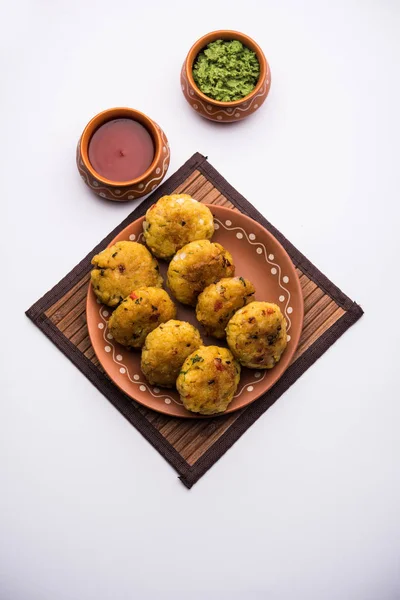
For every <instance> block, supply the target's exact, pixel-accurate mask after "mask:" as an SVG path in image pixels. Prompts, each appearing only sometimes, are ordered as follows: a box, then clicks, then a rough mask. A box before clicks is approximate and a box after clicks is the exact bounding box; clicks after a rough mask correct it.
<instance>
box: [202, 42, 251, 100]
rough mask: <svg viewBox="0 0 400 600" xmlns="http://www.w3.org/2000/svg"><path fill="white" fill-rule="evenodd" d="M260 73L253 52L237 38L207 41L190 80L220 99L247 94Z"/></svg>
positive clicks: (207, 94) (204, 91)
mask: <svg viewBox="0 0 400 600" xmlns="http://www.w3.org/2000/svg"><path fill="white" fill-rule="evenodd" d="M259 76H260V63H259V62H258V59H257V56H256V53H255V52H253V51H252V50H250V49H249V48H247V46H244V45H243V44H242V43H241V42H239V41H238V40H229V41H225V40H216V41H215V42H210V43H209V44H208V45H207V47H206V48H205V49H204V50H202V51H201V52H200V53H199V55H198V56H197V58H196V60H195V62H194V65H193V79H194V81H195V83H196V85H197V87H198V88H199V90H200V91H201V92H203V94H205V95H206V96H209V97H210V98H213V99H214V100H218V101H220V102H233V101H234V100H240V99H241V98H244V97H245V96H248V94H250V92H252V91H253V90H254V88H255V86H256V85H257V81H258V78H259Z"/></svg>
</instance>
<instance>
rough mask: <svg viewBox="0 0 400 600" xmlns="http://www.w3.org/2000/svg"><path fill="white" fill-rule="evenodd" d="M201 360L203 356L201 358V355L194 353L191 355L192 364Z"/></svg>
mask: <svg viewBox="0 0 400 600" xmlns="http://www.w3.org/2000/svg"><path fill="white" fill-rule="evenodd" d="M203 361H204V358H202V357H201V356H199V355H198V354H196V356H193V358H192V365H194V364H195V363H197V362H203Z"/></svg>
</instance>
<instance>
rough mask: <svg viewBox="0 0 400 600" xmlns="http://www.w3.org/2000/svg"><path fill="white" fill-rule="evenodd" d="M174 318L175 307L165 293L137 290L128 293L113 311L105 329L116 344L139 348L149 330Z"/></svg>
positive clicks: (152, 289)
mask: <svg viewBox="0 0 400 600" xmlns="http://www.w3.org/2000/svg"><path fill="white" fill-rule="evenodd" d="M175 315H176V307H175V304H174V303H173V302H172V300H171V298H170V297H169V296H168V294H167V292H166V291H165V290H163V289H161V288H155V287H141V288H137V289H136V290H135V291H133V292H131V294H130V295H129V296H128V297H127V298H125V300H123V301H122V302H121V304H120V305H119V306H118V308H116V309H115V310H114V312H113V314H112V315H111V317H110V319H109V321H108V327H109V329H110V333H111V334H112V335H113V337H114V339H115V340H116V341H117V342H118V343H120V344H122V345H123V346H128V347H129V348H141V347H142V346H143V344H144V341H145V339H146V336H147V335H148V334H149V333H150V331H153V329H155V328H156V327H158V326H159V324H160V323H165V322H166V321H169V319H173V318H174V317H175Z"/></svg>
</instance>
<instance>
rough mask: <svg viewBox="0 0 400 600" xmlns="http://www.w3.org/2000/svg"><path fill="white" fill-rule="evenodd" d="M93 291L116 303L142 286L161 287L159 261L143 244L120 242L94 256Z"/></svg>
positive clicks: (105, 302)
mask: <svg viewBox="0 0 400 600" xmlns="http://www.w3.org/2000/svg"><path fill="white" fill-rule="evenodd" d="M92 265H94V268H93V270H92V273H91V280H92V284H93V289H94V293H95V294H96V296H97V297H98V299H99V300H100V301H101V302H103V303H104V304H107V305H108V306H117V304H119V303H120V302H121V301H122V300H123V299H124V298H126V296H128V295H129V294H130V293H131V291H132V290H134V289H136V288H138V287H140V286H155V287H161V286H162V284H163V280H162V277H161V275H160V272H159V268H158V263H157V261H156V259H155V258H153V257H152V256H151V254H150V252H149V251H148V250H147V248H146V247H145V246H143V245H142V244H138V243H136V242H117V243H116V244H114V245H113V246H111V247H110V248H106V249H105V250H103V252H100V254H96V256H94V257H93V258H92Z"/></svg>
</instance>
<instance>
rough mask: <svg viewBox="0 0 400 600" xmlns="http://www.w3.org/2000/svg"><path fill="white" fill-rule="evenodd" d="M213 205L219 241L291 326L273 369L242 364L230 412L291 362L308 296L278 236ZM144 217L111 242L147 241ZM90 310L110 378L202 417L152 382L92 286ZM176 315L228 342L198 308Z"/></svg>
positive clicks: (168, 409) (150, 403)
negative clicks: (204, 323)
mask: <svg viewBox="0 0 400 600" xmlns="http://www.w3.org/2000/svg"><path fill="white" fill-rule="evenodd" d="M209 208H210V210H211V212H212V213H213V215H214V218H215V234H214V237H213V239H212V241H214V242H219V243H220V244H222V245H223V246H224V247H225V248H227V249H228V250H229V251H230V252H231V254H232V256H233V259H234V262H235V265H236V275H239V276H240V275H242V276H243V277H247V278H248V279H250V281H252V282H253V283H254V285H255V287H256V300H266V301H269V302H275V303H276V304H278V305H279V306H280V307H281V310H282V312H283V314H284V315H285V317H286V321H287V325H288V327H287V331H288V346H287V348H286V350H285V352H284V354H283V356H282V358H281V360H280V362H279V363H278V364H277V366H276V367H274V368H273V369H271V370H258V371H257V370H252V369H242V376H241V379H240V384H239V387H238V390H237V393H236V395H235V397H234V399H233V401H232V402H231V404H230V405H229V407H228V410H227V411H226V413H229V412H233V411H235V410H238V409H239V408H242V407H243V406H246V405H247V404H250V403H251V402H253V401H254V400H256V399H257V398H258V397H259V396H261V394H263V393H264V392H266V391H267V390H268V389H269V388H270V387H271V386H273V385H274V383H276V381H277V380H278V379H279V378H280V377H281V375H282V374H283V373H284V371H285V370H286V369H287V367H288V366H289V364H290V362H291V360H292V357H293V354H294V352H295V350H296V347H297V345H298V342H299V339H300V333H301V329H302V325H303V296H302V293H301V287H300V282H299V279H298V277H297V274H296V271H295V268H294V265H293V263H292V261H291V260H290V258H289V256H288V254H287V253H286V251H285V250H284V249H283V247H282V246H281V245H280V243H279V242H278V241H277V240H276V239H275V238H274V237H273V235H271V234H270V233H269V232H268V231H266V230H265V229H264V228H263V227H262V226H261V225H259V224H258V223H256V222H255V221H253V220H252V219H250V218H249V217H246V216H245V215H243V214H242V213H239V212H236V211H233V210H231V209H228V208H223V207H221V206H215V205H209ZM143 220H144V217H142V218H140V219H138V220H137V221H134V222H133V223H131V225H128V227H126V228H125V229H124V230H123V231H121V233H120V234H119V235H117V237H116V238H115V239H114V240H113V241H112V242H111V243H110V245H112V244H114V243H115V242H117V241H121V240H134V241H139V242H141V241H143V234H142V223H143ZM167 266H168V265H167V264H166V263H164V262H163V261H160V271H161V273H162V275H163V276H164V277H165V274H166V270H167ZM86 312H87V324H88V329H89V335H90V339H91V342H92V345H93V348H94V350H95V352H96V355H97V358H98V359H99V361H100V363H101V365H102V367H103V369H104V370H105V372H106V373H107V375H108V376H109V377H110V379H112V381H113V382H114V383H115V384H116V385H117V386H118V387H119V388H120V389H121V390H122V391H123V392H125V394H127V395H128V396H129V397H131V398H132V399H133V400H136V401H137V402H139V403H140V404H144V405H145V406H147V407H149V408H151V409H153V410H156V411H159V412H162V413H166V414H169V415H172V416H177V417H186V418H193V417H198V415H195V414H193V413H190V412H188V411H187V410H186V409H185V408H184V407H183V406H182V403H181V402H180V400H179V395H178V393H177V392H176V390H167V389H162V388H158V387H155V386H152V385H150V384H148V383H147V381H146V379H145V377H144V375H143V373H142V372H141V370H140V352H134V351H128V350H127V349H126V348H124V347H122V346H120V345H119V344H117V343H115V342H114V340H113V339H112V337H111V335H110V333H109V331H108V328H107V322H108V318H109V315H110V312H111V309H110V308H108V307H107V306H103V305H101V304H99V303H98V300H97V299H96V297H95V295H94V292H93V290H92V287H91V285H90V286H89V291H88V297H87V305H86ZM176 318H177V319H181V320H182V321H189V322H190V323H193V325H195V326H197V327H199V328H200V333H201V335H202V338H203V341H204V343H205V344H206V345H210V344H214V345H217V346H218V345H220V346H221V345H225V344H223V343H222V342H223V341H222V340H216V339H215V338H207V337H206V336H205V335H204V331H203V330H202V328H201V326H200V325H199V323H198V322H197V321H196V317H195V312H194V309H193V308H190V307H187V306H183V305H182V304H178V314H177V317H176ZM226 413H223V414H226Z"/></svg>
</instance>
